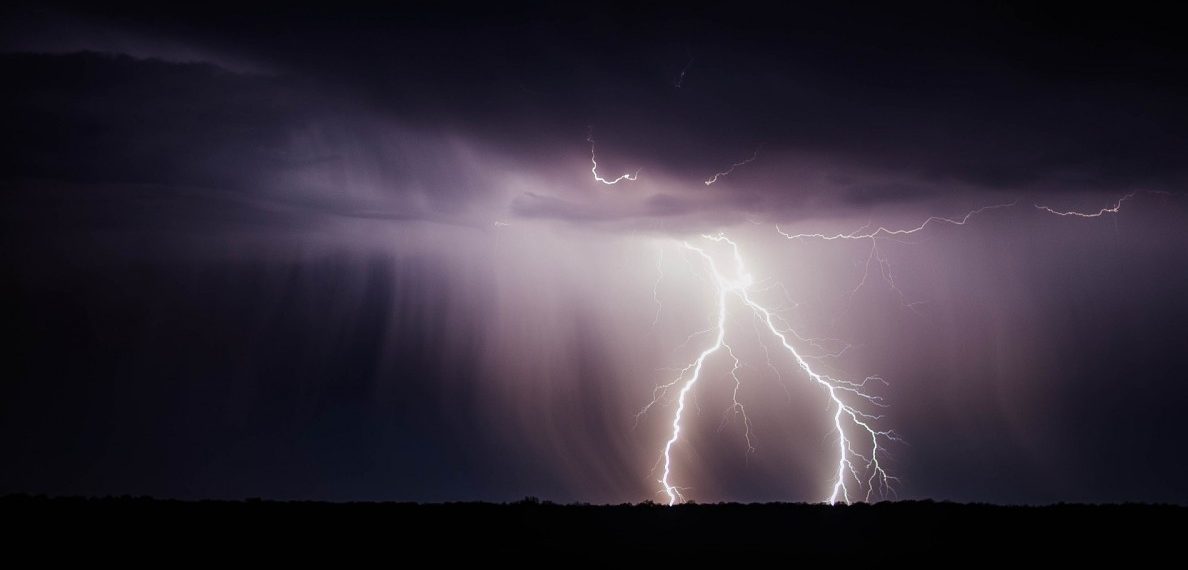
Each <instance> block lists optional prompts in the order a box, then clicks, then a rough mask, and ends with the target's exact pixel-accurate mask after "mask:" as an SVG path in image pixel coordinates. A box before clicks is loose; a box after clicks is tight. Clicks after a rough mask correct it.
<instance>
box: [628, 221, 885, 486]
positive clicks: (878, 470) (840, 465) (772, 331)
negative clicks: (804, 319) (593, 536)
mask: <svg viewBox="0 0 1188 570" xmlns="http://www.w3.org/2000/svg"><path fill="white" fill-rule="evenodd" d="M702 238H703V239H705V240H708V241H710V242H715V243H717V244H720V245H723V246H728V247H729V251H730V253H731V257H732V260H731V261H732V265H733V268H732V269H731V270H729V271H723V269H722V268H721V267H720V265H719V263H718V261H717V260H715V258H714V256H713V255H711V254H710V252H708V251H707V250H706V249H705V248H703V247H700V246H698V245H694V244H692V243H689V242H685V243H684V247H685V248H686V249H688V250H689V251H691V252H693V253H694V254H696V255H697V256H698V257H700V258H701V259H702V260H703V261H704V264H705V267H706V268H707V270H708V273H709V275H710V277H711V278H712V283H713V285H714V289H715V299H716V300H715V308H716V319H715V328H714V329H712V330H713V331H714V337H713V342H712V343H711V344H710V345H709V346H708V347H706V348H705V349H704V350H702V352H701V353H700V354H699V355H698V356H697V358H696V359H694V360H693V361H692V362H691V363H689V364H688V365H687V366H685V367H684V368H682V369H681V370H680V371H679V373H678V374H677V377H676V378H675V379H674V380H672V381H671V382H669V383H667V384H664V385H661V386H658V387H657V388H656V390H655V392H654V393H653V400H652V402H651V403H649V404H648V405H647V406H645V407H644V409H643V410H641V411H640V414H641V415H642V414H643V413H645V412H647V411H648V410H649V409H650V408H652V407H653V406H654V405H655V404H656V403H657V401H658V399H659V398H660V397H661V396H663V395H664V394H665V393H667V392H668V391H669V390H670V389H674V388H676V389H678V390H679V391H678V392H677V397H676V409H675V411H674V412H673V415H672V423H671V428H672V429H671V434H670V436H669V438H668V440H667V441H666V442H665V444H664V452H663V474H662V475H661V477H660V480H659V483H660V484H661V485H662V489H663V492H664V493H665V495H666V496H667V498H668V504H670V505H672V504H676V503H678V502H681V501H683V500H684V496H683V495H682V494H681V491H680V489H679V488H678V487H677V486H676V485H675V484H674V474H673V454H674V453H675V447H676V444H677V443H678V442H679V441H680V440H681V432H682V427H683V425H684V422H685V421H686V420H687V418H686V417H685V416H686V413H685V412H686V408H687V407H688V404H689V398H690V394H691V392H692V391H693V390H694V389H695V388H696V386H697V384H698V382H699V381H700V380H701V378H702V376H703V371H704V368H705V366H706V363H707V361H709V359H711V358H713V357H714V356H716V355H717V354H719V353H722V352H724V353H725V354H726V355H727V356H728V357H729V358H730V359H731V363H732V368H731V372H730V377H731V378H732V379H733V381H734V391H733V400H734V401H733V403H732V405H731V408H730V409H729V410H728V411H731V410H732V411H734V412H735V413H738V414H740V415H741V416H742V418H743V423H744V426H745V428H746V434H745V435H746V438H747V446H748V449H749V450H753V447H752V445H751V437H750V426H751V423H750V419H749V418H747V416H746V408H745V407H744V406H743V405H742V403H741V402H740V401H739V389H740V387H741V381H740V379H739V376H738V372H739V369H740V367H741V362H740V360H739V358H738V357H737V356H736V353H735V351H734V349H733V348H732V347H731V345H730V343H729V339H728V335H727V320H728V316H729V309H730V307H731V306H734V307H739V308H741V309H743V310H744V311H745V312H746V313H749V314H750V316H751V317H753V319H754V320H755V321H756V322H757V323H758V326H759V327H760V329H761V330H763V331H764V332H765V333H766V334H769V335H770V336H771V337H772V338H774V340H776V341H777V342H778V344H779V346H780V347H782V348H783V349H784V352H785V353H786V354H787V355H788V356H789V357H790V358H791V360H792V362H793V363H795V364H796V368H798V369H799V371H800V373H801V374H802V375H803V376H804V377H806V378H807V379H808V380H809V381H810V382H811V383H812V384H813V385H815V386H817V387H818V388H820V389H821V390H822V392H824V394H825V396H826V400H825V403H826V405H827V406H828V407H829V409H830V411H831V422H832V425H831V428H832V431H833V432H834V433H835V434H836V437H837V447H836V453H837V456H836V457H837V468H836V472H835V476H834V479H833V481H832V482H831V483H830V490H829V492H828V494H827V497H826V499H825V500H826V501H827V502H828V503H830V504H834V503H836V502H838V501H845V502H847V503H848V502H850V501H851V500H857V499H861V500H867V501H869V500H871V499H872V498H873V497H875V496H876V495H877V496H880V497H881V496H884V495H886V494H887V493H890V492H893V489H892V484H893V483H895V482H896V481H897V479H896V478H895V477H894V476H892V475H890V474H889V473H888V472H887V470H886V468H885V463H884V461H885V455H886V444H887V442H889V441H898V440H899V438H898V436H896V435H895V433H894V432H893V431H891V430H887V429H883V428H881V427H878V425H877V424H878V423H879V421H880V420H881V419H882V416H880V415H877V414H873V413H870V412H869V411H867V410H868V409H869V408H870V407H875V408H879V407H883V406H885V404H884V402H883V400H882V398H880V397H879V396H876V395H872V394H871V393H869V392H868V391H867V386H868V385H869V384H871V383H876V382H882V379H881V378H878V377H873V376H872V377H869V378H866V379H865V380H862V381H858V382H855V381H849V380H842V379H836V378H832V377H830V376H828V375H826V374H823V373H821V372H819V371H818V370H816V369H814V368H813V366H812V365H810V364H809V362H808V360H807V359H808V358H809V357H808V356H806V355H805V354H804V353H803V352H802V351H801V350H800V349H797V348H796V346H795V343H798V342H803V341H804V339H803V338H802V337H800V336H799V335H797V334H796V333H795V332H794V331H792V330H791V329H789V328H787V325H786V324H783V322H782V320H781V319H779V317H778V316H777V315H776V314H775V313H774V312H773V310H771V309H768V308H767V307H765V306H764V305H762V304H760V302H759V301H757V300H756V299H755V297H754V296H753V294H754V293H755V292H756V290H755V287H754V286H755V281H754V278H753V277H752V276H751V274H750V273H749V272H748V271H747V269H746V267H745V264H744V262H743V259H742V254H741V253H740V251H739V247H738V244H737V243H735V242H734V241H732V240H731V239H729V238H727V237H726V236H725V235H723V234H717V235H704V236H702ZM769 354H770V353H769ZM768 365H769V366H772V368H773V369H775V367H774V365H773V364H772V363H771V362H768ZM776 370H777V372H778V369H776ZM678 387H679V388H678Z"/></svg>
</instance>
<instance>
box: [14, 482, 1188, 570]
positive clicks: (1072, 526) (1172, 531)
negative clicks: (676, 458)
mask: <svg viewBox="0 0 1188 570" xmlns="http://www.w3.org/2000/svg"><path fill="white" fill-rule="evenodd" d="M0 516H2V518H3V519H2V520H3V522H4V527H5V528H7V529H9V530H7V531H4V532H5V535H6V538H7V540H6V541H5V542H6V543H7V544H8V550H9V552H16V551H20V550H22V549H31V550H33V551H35V552H38V553H40V554H41V555H42V556H43V558H42V559H43V560H45V559H52V558H56V557H59V556H92V555H96V554H105V555H106V556H116V557H121V556H125V555H126V556H152V557H155V556H166V557H167V558H165V559H161V560H160V562H162V563H175V562H178V561H181V560H183V559H184V558H178V557H177V556H178V554H177V553H187V554H186V556H202V555H218V553H228V554H231V553H246V552H254V553H256V554H257V555H265V556H266V557H268V558H269V559H270V560H272V561H276V560H277V558H276V557H285V558H290V557H294V558H298V559H300V558H302V557H304V556H306V555H307V554H308V555H314V554H318V555H321V556H326V555H330V556H333V557H335V558H341V557H343V556H352V557H354V556H364V557H369V556H376V555H378V556H389V557H390V556H399V557H403V556H407V555H410V554H413V553H417V554H429V555H435V556H437V555H439V556H448V557H470V556H482V555H484V554H485V553H491V552H506V551H519V552H523V553H542V552H552V551H559V550H565V551H575V552H586V553H590V554H592V555H598V554H602V555H607V554H612V555H613V554H614V553H617V552H621V551H628V550H629V551H638V550H651V551H656V552H668V551H678V552H681V553H689V552H696V551H707V550H709V551H714V550H717V551H723V552H734V553H754V552H759V551H771V550H778V551H781V552H783V553H785V554H787V555H790V556H810V557H814V558H819V557H822V556H834V555H837V556H842V557H852V556H857V555H860V556H861V558H849V560H851V561H852V562H855V563H858V562H860V561H862V560H866V561H873V560H874V559H873V558H871V557H876V558H877V557H898V556H904V555H911V556H920V555H924V556H932V555H942V554H943V555H946V556H948V555H952V554H960V555H963V556H965V558H963V559H951V558H938V559H934V561H936V562H946V561H947V562H948V563H955V562H957V561H958V560H960V561H961V562H962V563H963V564H964V563H971V562H977V561H980V560H982V559H984V558H988V557H989V558H1018V559H1020V560H1022V559H1025V558H1027V557H1028V556H1032V555H1034V554H1044V555H1048V556H1051V555H1055V556H1059V557H1061V558H1064V559H1090V560H1092V559H1094V558H1096V557H1097V556H1101V555H1119V554H1121V555H1125V556H1127V557H1128V558H1130V559H1134V558H1143V557H1151V556H1155V555H1158V554H1159V553H1176V552H1179V550H1180V549H1181V548H1182V547H1183V541H1184V539H1185V531H1186V530H1188V524H1185V523H1188V508H1186V507H1179V506H1171V505H1140V504H1124V505H1072V504H1060V505H1053V506H1045V507H1006V506H994V505H984V504H956V503H936V502H931V501H906V502H893V503H890V502H889V503H879V504H875V505H865V504H859V505H852V506H836V507H830V506H826V505H805V504H787V503H769V504H735V503H729V504H687V505H680V506H676V507H666V506H660V505H655V504H651V503H644V504H640V505H630V504H624V505H603V506H596V505H584V504H579V505H557V504H552V503H549V502H542V501H539V500H537V499H533V498H528V499H525V500H523V501H519V502H516V503H510V504H492V503H442V504H413V503H320V502H283V501H262V500H258V499H249V500H246V501H174V500H157V499H151V498H135V497H118V498H46V497H39V496H27V495H11V496H7V497H3V498H0ZM14 548H15V550H14ZM170 553H173V554H170ZM106 556H105V557H106ZM570 562H575V560H574V559H568V560H567V563H570ZM788 562H789V563H794V561H793V560H792V559H788Z"/></svg>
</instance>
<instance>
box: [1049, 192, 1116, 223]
mask: <svg viewBox="0 0 1188 570" xmlns="http://www.w3.org/2000/svg"><path fill="white" fill-rule="evenodd" d="M1133 197H1134V192H1131V193H1129V194H1127V195H1125V196H1123V197H1121V198H1118V201H1117V202H1114V205H1113V206H1111V207H1107V208H1102V209H1100V210H1098V211H1096V212H1092V213H1087V212H1077V211H1073V210H1069V211H1066V212H1061V211H1058V210H1053V209H1052V208H1049V207H1047V206H1044V205H1041V204H1036V205H1035V207H1036V209H1039V210H1043V211H1045V212H1047V213H1049V214H1056V215H1057V216H1076V217H1078V218H1100V217H1101V216H1103V215H1105V214H1117V213H1118V211H1119V210H1121V209H1122V202H1125V201H1127V200H1129V199H1131V198H1133Z"/></svg>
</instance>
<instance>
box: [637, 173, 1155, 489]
mask: <svg viewBox="0 0 1188 570" xmlns="http://www.w3.org/2000/svg"><path fill="white" fill-rule="evenodd" d="M756 152H758V151H756ZM754 159H755V157H754V156H752V157H751V158H749V159H747V160H745V161H743V162H741V163H736V164H734V165H733V166H732V167H731V168H730V169H729V170H727V171H725V172H720V173H718V174H716V175H714V177H713V178H711V179H709V180H706V181H705V183H706V185H710V184H712V183H713V182H714V181H716V180H717V179H718V178H719V177H720V176H725V175H727V174H730V172H731V171H733V170H734V168H737V167H739V166H742V165H745V164H747V163H748V162H750V161H752V160H754ZM1148 192H1151V193H1162V192H1154V191H1148ZM1134 195H1135V193H1134V192H1131V193H1129V194H1126V195H1124V196H1122V197H1121V198H1119V199H1118V200H1117V201H1116V202H1114V204H1113V206H1109V207H1104V208H1101V209H1100V210H1098V211H1097V212H1080V211H1075V210H1070V211H1060V210H1055V209H1052V208H1049V207H1047V206H1043V205H1040V204H1036V205H1035V207H1036V208H1037V209H1038V210H1040V211H1042V212H1044V213H1047V214H1054V215H1057V216H1072V217H1079V218H1098V217H1102V216H1104V215H1106V214H1117V213H1118V212H1119V211H1120V210H1121V209H1122V204H1123V202H1125V201H1126V200H1128V199H1130V198H1132V197H1134ZM1016 203H1017V201H1014V202H1009V203H1003V204H995V205H990V206H983V207H981V208H977V209H974V210H970V211H969V212H967V213H966V214H965V215H964V216H961V217H954V218H946V217H939V216H932V217H929V218H927V219H926V220H924V222H922V223H920V224H919V225H917V226H914V227H910V228H903V229H888V228H886V227H883V226H879V227H877V228H875V229H871V224H869V223H868V224H866V225H865V226H863V227H861V228H859V229H857V230H854V231H852V232H849V233H838V234H827V233H798V234H790V233H787V232H785V231H783V230H781V229H780V228H779V227H778V226H777V227H776V231H777V232H779V233H780V235H782V236H784V237H785V238H787V239H790V240H822V241H850V240H869V241H870V244H871V250H870V255H869V256H868V258H867V261H866V273H865V274H864V275H863V276H862V280H861V281H860V282H859V284H858V286H857V287H856V288H855V289H854V291H855V292H856V291H857V290H858V289H859V288H861V287H862V286H863V285H864V284H865V283H866V281H867V279H868V277H869V276H870V272H871V267H872V266H877V267H878V268H879V272H880V274H881V276H882V278H883V279H884V281H886V282H887V283H888V285H889V286H890V287H891V289H892V290H894V291H895V292H896V293H897V294H899V296H900V300H901V301H903V293H902V292H901V291H900V290H899V288H898V287H897V286H896V284H895V280H894V278H893V277H892V275H891V265H890V262H889V261H888V260H887V259H886V257H884V256H883V253H882V252H881V251H880V249H879V243H880V241H881V240H893V241H901V242H904V243H910V239H911V237H912V236H913V234H917V233H920V232H923V231H924V230H925V229H926V228H928V227H929V226H933V225H951V226H964V225H965V224H967V223H968V222H969V221H970V220H971V219H973V218H974V217H976V216H979V215H981V214H984V213H986V212H988V211H990V210H998V209H1002V208H1011V207H1013V206H1014V205H1015V204H1016ZM702 238H704V239H706V240H708V241H711V242H715V243H717V244H723V245H725V246H729V250H730V252H731V255H732V260H733V266H734V268H733V273H732V274H731V273H725V272H723V271H722V270H721V268H720V266H719V263H718V262H717V261H716V260H715V258H714V256H713V255H711V254H710V253H709V252H708V251H707V250H706V248H703V247H699V246H697V245H693V244H690V243H688V242H685V243H684V246H685V248H687V249H688V250H690V251H692V252H694V253H696V254H697V255H698V256H699V257H701V258H702V259H703V260H704V262H705V266H706V267H707V268H708V272H709V274H710V276H711V277H712V281H713V285H714V288H715V290H716V315H717V316H716V324H715V326H714V327H712V328H710V329H706V330H703V331H697V332H695V333H693V334H692V335H690V336H689V339H686V343H687V342H689V341H690V340H692V339H693V338H694V337H697V336H700V335H702V334H705V333H709V332H714V333H715V336H714V340H713V343H712V344H711V345H710V346H709V347H707V348H706V349H704V350H703V351H702V352H701V353H700V354H699V355H698V356H697V358H696V359H695V360H693V362H691V363H689V364H688V365H687V366H685V367H684V368H682V369H680V371H679V373H678V374H677V377H676V378H675V379H673V380H672V381H671V382H669V383H667V384H663V385H661V386H657V387H656V389H655V390H654V391H653V397H652V401H651V402H650V403H649V404H648V405H647V406H645V407H644V408H643V409H642V410H640V412H639V414H638V415H637V416H636V419H637V421H638V419H639V417H640V416H642V415H643V414H645V413H646V412H647V411H648V410H650V409H651V408H652V407H653V406H655V405H656V404H657V403H658V402H659V399H660V398H661V397H663V396H664V395H665V394H667V393H668V391H669V390H670V389H673V388H677V387H678V386H679V392H678V393H677V398H676V410H675V412H674V413H673V416H672V431H671V435H670V437H669V438H668V440H667V441H666V442H665V444H664V453H663V465H664V472H663V474H662V476H661V478H660V480H659V483H660V484H661V485H662V486H663V492H664V493H665V494H666V495H667V496H668V504H669V505H673V504H676V503H678V502H681V501H683V500H684V497H683V496H682V494H681V491H680V489H679V488H678V487H677V486H676V485H674V484H673V474H672V471H673V469H672V457H673V452H674V448H675V446H676V444H677V443H678V442H679V441H680V439H681V428H682V422H683V421H684V420H685V415H686V414H685V410H686V406H687V403H688V400H689V395H690V393H691V392H692V391H693V389H694V388H695V387H696V385H697V383H698V381H699V380H700V379H701V377H702V371H703V369H704V367H705V364H706V361H708V360H709V359H710V358H712V357H713V356H715V355H716V354H717V353H718V352H720V351H722V350H723V349H725V352H726V353H727V355H728V356H730V358H731V360H732V361H733V367H732V368H731V371H730V376H731V378H732V379H733V380H734V392H733V399H734V401H733V404H732V406H731V407H730V408H729V409H728V410H727V411H728V412H729V411H734V412H735V413H737V414H740V415H742V418H743V422H744V425H745V427H746V433H745V435H746V439H747V448H748V450H749V451H753V450H754V447H753V446H752V445H751V423H750V419H749V418H747V415H746V409H745V408H744V407H743V405H742V403H741V402H739V399H738V394H739V388H740V387H741V381H740V379H739V376H738V372H739V369H740V367H741V363H740V361H739V359H738V357H737V356H735V351H734V349H733V348H732V347H731V345H730V344H729V342H728V338H727V320H728V316H729V314H730V313H729V307H731V306H740V307H742V308H744V309H746V310H749V312H750V313H751V315H752V316H753V317H754V320H755V322H756V332H757V333H759V334H761V335H762V334H764V333H770V335H771V336H772V337H774V338H775V339H776V340H778V341H779V345H780V346H781V347H783V349H784V351H785V352H786V353H787V354H788V355H789V356H790V357H791V358H792V361H793V362H795V364H796V365H797V367H798V368H799V370H800V372H801V373H803V375H804V376H806V377H807V379H808V380H809V381H810V382H811V383H813V384H814V385H816V386H818V387H819V388H821V390H822V391H824V393H825V394H826V396H827V397H828V399H827V405H828V407H829V409H830V410H831V411H832V423H833V425H832V429H833V431H834V432H835V433H836V434H837V451H836V453H837V469H836V474H835V476H834V479H833V482H832V484H831V489H830V493H829V495H828V498H827V499H826V501H827V502H828V503H829V504H835V503H837V502H838V501H839V500H840V501H844V502H846V503H849V502H850V501H851V499H852V498H855V497H857V496H858V494H857V493H858V492H863V491H864V493H863V495H862V498H863V500H866V501H869V500H870V499H871V497H872V496H874V495H875V494H876V493H877V494H878V495H880V496H884V495H886V494H888V493H892V494H893V493H894V488H893V485H892V484H893V483H896V482H898V479H896V478H895V477H894V476H892V475H890V474H888V472H887V470H886V469H885V467H884V459H885V456H886V444H887V443H888V442H890V441H901V440H900V439H899V437H898V436H897V435H896V434H895V432H893V431H892V430H888V429H883V428H881V427H878V426H877V424H878V423H879V421H880V420H881V419H882V416H881V415H878V414H872V413H870V412H868V411H864V409H863V406H866V407H869V406H874V407H878V408H881V407H885V404H884V402H883V400H882V398H880V397H879V396H876V395H873V394H871V393H869V392H868V391H867V386H868V385H869V384H870V383H872V382H880V383H884V384H885V382H884V381H883V380H882V378H880V377H878V376H870V377H867V378H866V379H865V380H862V381H861V382H854V381H849V380H840V379H837V378H832V377H830V376H828V375H825V374H822V373H821V372H819V371H818V370H816V369H814V368H813V366H812V365H810V364H809V360H811V359H814V358H829V357H836V356H840V354H841V353H842V352H844V351H845V350H846V348H849V347H848V346H847V347H846V348H843V349H842V350H841V351H839V352H836V353H833V354H825V355H823V356H808V355H806V354H805V353H804V352H802V350H798V349H797V348H796V345H797V343H800V344H803V345H807V346H809V347H812V348H815V349H818V350H820V349H822V348H823V347H822V346H821V345H820V344H817V343H816V341H815V340H814V339H809V338H804V337H802V336H800V335H799V334H797V333H796V332H795V331H794V330H792V328H791V327H789V326H788V325H787V324H786V322H784V321H783V319H782V318H780V317H779V316H778V314H777V311H774V310H772V309H769V308H767V307H765V306H763V305H762V304H760V303H759V302H758V301H756V300H755V297H754V294H755V293H759V292H762V291H763V290H765V288H761V287H757V286H756V284H755V281H754V279H753V278H752V276H751V274H750V273H749V272H748V271H747V270H746V267H745V265H744V263H743V259H742V254H741V253H740V251H739V246H738V244H737V243H735V242H734V241H732V240H731V239H729V238H727V237H726V236H725V235H724V234H715V235H703V236H702ZM766 289H770V287H767V288H766ZM653 297H655V298H656V301H657V304H659V298H658V297H656V295H655V291H653ZM904 305H905V306H907V307H909V308H914V305H915V303H910V304H909V303H904ZM777 320H778V321H779V323H780V324H777ZM760 345H761V346H762V347H763V350H764V353H765V354H767V357H768V358H767V360H768V362H767V365H768V368H770V369H771V370H773V371H774V372H775V373H776V374H777V375H780V370H779V368H778V367H776V366H775V364H773V363H772V361H771V352H770V351H769V350H768V347H767V345H766V344H765V343H763V342H762V337H761V342H760ZM868 409H869V408H868ZM856 446H857V447H858V449H856Z"/></svg>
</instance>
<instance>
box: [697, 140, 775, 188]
mask: <svg viewBox="0 0 1188 570" xmlns="http://www.w3.org/2000/svg"><path fill="white" fill-rule="evenodd" d="M762 149H763V145H759V146H758V147H757V148H756V149H755V152H753V153H751V157H750V158H748V159H746V160H744V161H742V162H735V163H733V164H731V165H730V168H727V169H726V170H723V171H722V172H718V173H715V174H714V175H713V176H711V177H709V178H706V179H705V185H706V186H712V185H713V184H714V183H715V182H717V181H718V179H719V178H721V177H723V176H728V175H729V174H730V173H731V172H734V169H736V168H738V167H740V166H746V165H748V164H750V163H752V162H755V159H756V158H759V151H760V150H762Z"/></svg>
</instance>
